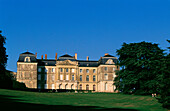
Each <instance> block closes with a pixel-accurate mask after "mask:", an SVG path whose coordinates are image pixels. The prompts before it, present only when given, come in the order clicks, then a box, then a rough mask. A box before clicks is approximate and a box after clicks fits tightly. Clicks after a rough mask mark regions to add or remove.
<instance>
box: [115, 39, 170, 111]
mask: <svg viewBox="0 0 170 111" xmlns="http://www.w3.org/2000/svg"><path fill="white" fill-rule="evenodd" d="M167 41H168V42H169V43H170V41H169V40H167ZM169 49H170V48H169V47H168V50H169ZM117 55H118V56H119V58H118V61H119V62H118V65H119V66H120V68H121V70H120V71H117V72H116V75H117V77H116V78H115V80H114V81H115V85H116V90H119V91H120V92H123V93H126V94H139V95H151V94H157V95H160V102H162V103H163V107H166V108H170V68H169V67H170V54H169V53H165V50H163V49H161V48H160V47H158V44H155V43H150V42H140V43H130V44H126V43H123V45H122V47H121V48H120V49H119V50H117Z"/></svg>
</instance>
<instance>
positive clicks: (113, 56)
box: [103, 54, 115, 57]
mask: <svg viewBox="0 0 170 111" xmlns="http://www.w3.org/2000/svg"><path fill="white" fill-rule="evenodd" d="M103 57H115V56H112V55H109V54H108V55H105V56H103Z"/></svg>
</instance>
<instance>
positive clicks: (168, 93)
mask: <svg viewBox="0 0 170 111" xmlns="http://www.w3.org/2000/svg"><path fill="white" fill-rule="evenodd" d="M167 41H168V42H169V43H170V40H167ZM168 49H170V47H168ZM164 64H165V68H164V70H163V71H162V72H163V73H162V80H161V99H160V102H162V103H163V107H166V108H169V109H170V54H168V55H167V56H166V57H165V59H164Z"/></svg>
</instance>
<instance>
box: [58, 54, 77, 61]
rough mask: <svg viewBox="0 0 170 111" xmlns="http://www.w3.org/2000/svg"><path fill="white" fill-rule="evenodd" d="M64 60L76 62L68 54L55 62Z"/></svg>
mask: <svg viewBox="0 0 170 111" xmlns="http://www.w3.org/2000/svg"><path fill="white" fill-rule="evenodd" d="M65 60H70V61H77V60H76V59H75V58H74V57H73V56H70V55H68V54H65V55H62V56H60V57H59V58H58V60H57V61H65Z"/></svg>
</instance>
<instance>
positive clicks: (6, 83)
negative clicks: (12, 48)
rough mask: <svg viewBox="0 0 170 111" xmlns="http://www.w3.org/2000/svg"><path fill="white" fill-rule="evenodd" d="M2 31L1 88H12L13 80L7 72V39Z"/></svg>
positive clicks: (0, 51) (0, 38)
mask: <svg viewBox="0 0 170 111" xmlns="http://www.w3.org/2000/svg"><path fill="white" fill-rule="evenodd" d="M1 32H2V31H0V88H11V87H12V85H11V84H12V80H11V78H10V75H9V74H8V73H7V72H6V64H7V55H6V48H5V46H4V45H5V43H6V42H5V40H6V38H5V37H4V36H2V35H1Z"/></svg>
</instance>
